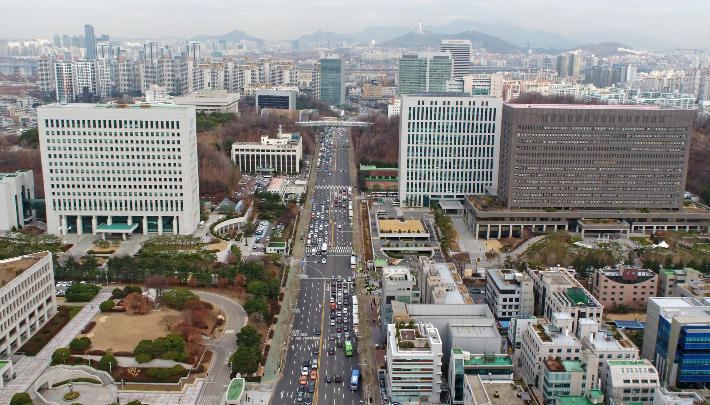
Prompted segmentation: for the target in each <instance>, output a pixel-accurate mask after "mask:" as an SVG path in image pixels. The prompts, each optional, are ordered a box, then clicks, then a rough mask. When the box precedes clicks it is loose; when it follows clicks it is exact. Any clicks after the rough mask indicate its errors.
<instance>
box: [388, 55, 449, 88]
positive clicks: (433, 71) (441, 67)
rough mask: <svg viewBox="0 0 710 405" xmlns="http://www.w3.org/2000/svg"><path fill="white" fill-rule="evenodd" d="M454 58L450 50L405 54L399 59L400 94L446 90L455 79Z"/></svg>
mask: <svg viewBox="0 0 710 405" xmlns="http://www.w3.org/2000/svg"><path fill="white" fill-rule="evenodd" d="M453 74H454V60H453V58H452V57H451V53H450V52H419V53H414V54H404V55H402V57H401V58H400V59H399V85H398V88H397V92H398V94H400V95H402V94H413V93H425V92H445V91H446V82H448V81H451V80H452V79H453Z"/></svg>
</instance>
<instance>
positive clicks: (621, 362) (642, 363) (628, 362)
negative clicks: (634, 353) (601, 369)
mask: <svg viewBox="0 0 710 405" xmlns="http://www.w3.org/2000/svg"><path fill="white" fill-rule="evenodd" d="M607 361H608V362H609V364H611V365H613V366H650V365H651V364H646V362H645V361H643V360H636V361H633V360H607Z"/></svg>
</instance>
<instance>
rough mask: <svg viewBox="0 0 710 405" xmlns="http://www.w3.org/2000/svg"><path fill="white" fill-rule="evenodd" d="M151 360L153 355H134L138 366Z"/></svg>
mask: <svg viewBox="0 0 710 405" xmlns="http://www.w3.org/2000/svg"><path fill="white" fill-rule="evenodd" d="M151 360H153V355H152V354H150V353H141V354H137V355H136V361H137V362H138V364H143V363H147V362H149V361H151Z"/></svg>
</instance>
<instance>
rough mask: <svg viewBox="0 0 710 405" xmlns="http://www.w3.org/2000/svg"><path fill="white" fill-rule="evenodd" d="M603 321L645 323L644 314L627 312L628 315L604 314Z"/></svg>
mask: <svg viewBox="0 0 710 405" xmlns="http://www.w3.org/2000/svg"><path fill="white" fill-rule="evenodd" d="M602 318H603V319H604V320H605V321H639V322H646V312H629V313H628V314H610V313H608V312H604V315H603V316H602Z"/></svg>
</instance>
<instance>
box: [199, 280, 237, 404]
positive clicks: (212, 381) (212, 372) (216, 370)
mask: <svg viewBox="0 0 710 405" xmlns="http://www.w3.org/2000/svg"><path fill="white" fill-rule="evenodd" d="M198 295H199V296H200V299H201V300H203V301H207V302H210V303H212V304H214V305H217V306H218V307H220V308H222V309H223V310H224V312H225V313H226V317H227V319H226V320H225V327H224V333H223V334H222V337H221V338H219V339H213V340H207V341H206V342H207V343H208V344H209V343H211V344H212V350H213V351H214V356H213V358H212V363H211V365H210V369H209V370H208V371H207V378H206V379H205V383H204V385H203V386H202V391H201V392H200V396H199V399H198V400H197V404H198V405H218V404H219V403H220V402H221V400H222V394H224V392H225V391H226V390H227V385H229V381H230V380H229V374H230V370H229V365H228V364H227V363H228V362H229V356H231V355H232V353H234V352H235V351H236V350H237V338H236V334H237V333H238V332H239V330H240V329H241V328H243V327H244V326H246V324H247V313H246V311H244V308H242V306H241V305H239V303H237V302H236V301H234V300H233V299H231V298H227V297H224V296H222V295H219V294H213V293H210V292H205V291H198Z"/></svg>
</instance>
